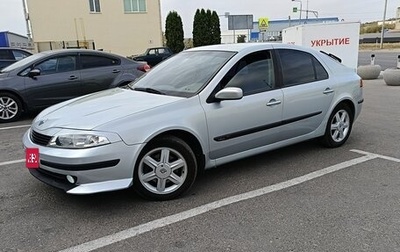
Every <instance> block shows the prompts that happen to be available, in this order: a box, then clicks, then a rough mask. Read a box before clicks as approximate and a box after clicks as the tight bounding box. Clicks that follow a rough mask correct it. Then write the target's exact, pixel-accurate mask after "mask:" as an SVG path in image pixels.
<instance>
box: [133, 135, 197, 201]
mask: <svg viewBox="0 0 400 252" xmlns="http://www.w3.org/2000/svg"><path fill="white" fill-rule="evenodd" d="M196 174H197V163H196V159H195V155H194V153H193V151H192V149H191V148H190V146H189V145H188V144H187V143H186V142H184V141H183V140H181V139H180V138H177V137H173V136H167V137H162V138H159V139H156V140H154V141H153V142H150V143H149V144H148V145H147V146H146V147H145V148H144V150H143V151H142V153H141V155H140V156H139V159H138V162H137V164H136V166H135V171H134V183H133V187H134V189H135V190H136V191H137V192H138V193H139V194H140V195H141V196H142V197H144V198H147V199H152V200H170V199H174V198H176V197H178V196H180V195H181V194H182V193H184V192H186V191H187V190H189V188H190V187H191V186H192V184H193V182H194V181H195V179H196Z"/></svg>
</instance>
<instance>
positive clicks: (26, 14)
mask: <svg viewBox="0 0 400 252" xmlns="http://www.w3.org/2000/svg"><path fill="white" fill-rule="evenodd" d="M22 6H23V8H24V17H25V24H26V35H27V37H28V43H29V44H30V45H31V46H32V33H31V27H30V25H29V13H28V10H27V8H26V2H25V0H22ZM30 49H31V48H30Z"/></svg>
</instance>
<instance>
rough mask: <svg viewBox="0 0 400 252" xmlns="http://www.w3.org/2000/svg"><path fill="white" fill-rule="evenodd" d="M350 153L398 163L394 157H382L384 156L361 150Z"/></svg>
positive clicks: (398, 160)
mask: <svg viewBox="0 0 400 252" xmlns="http://www.w3.org/2000/svg"><path fill="white" fill-rule="evenodd" d="M351 151H352V152H357V153H358V154H362V155H370V156H371V155H374V156H376V158H382V159H386V160H389V161H393V162H397V163H400V159H398V158H394V157H389V156H384V155H380V154H375V153H371V152H366V151H362V150H351Z"/></svg>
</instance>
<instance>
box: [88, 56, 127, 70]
mask: <svg viewBox="0 0 400 252" xmlns="http://www.w3.org/2000/svg"><path fill="white" fill-rule="evenodd" d="M81 63H82V69H88V68H95V67H106V66H115V65H119V60H117V59H113V58H108V57H103V56H97V55H81Z"/></svg>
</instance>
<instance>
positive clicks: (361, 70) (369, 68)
mask: <svg viewBox="0 0 400 252" xmlns="http://www.w3.org/2000/svg"><path fill="white" fill-rule="evenodd" d="M381 70H382V69H381V66H380V65H365V66H359V67H358V68H357V74H358V75H359V76H360V77H361V79H363V80H374V79H378V77H379V75H380V74H381Z"/></svg>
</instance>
